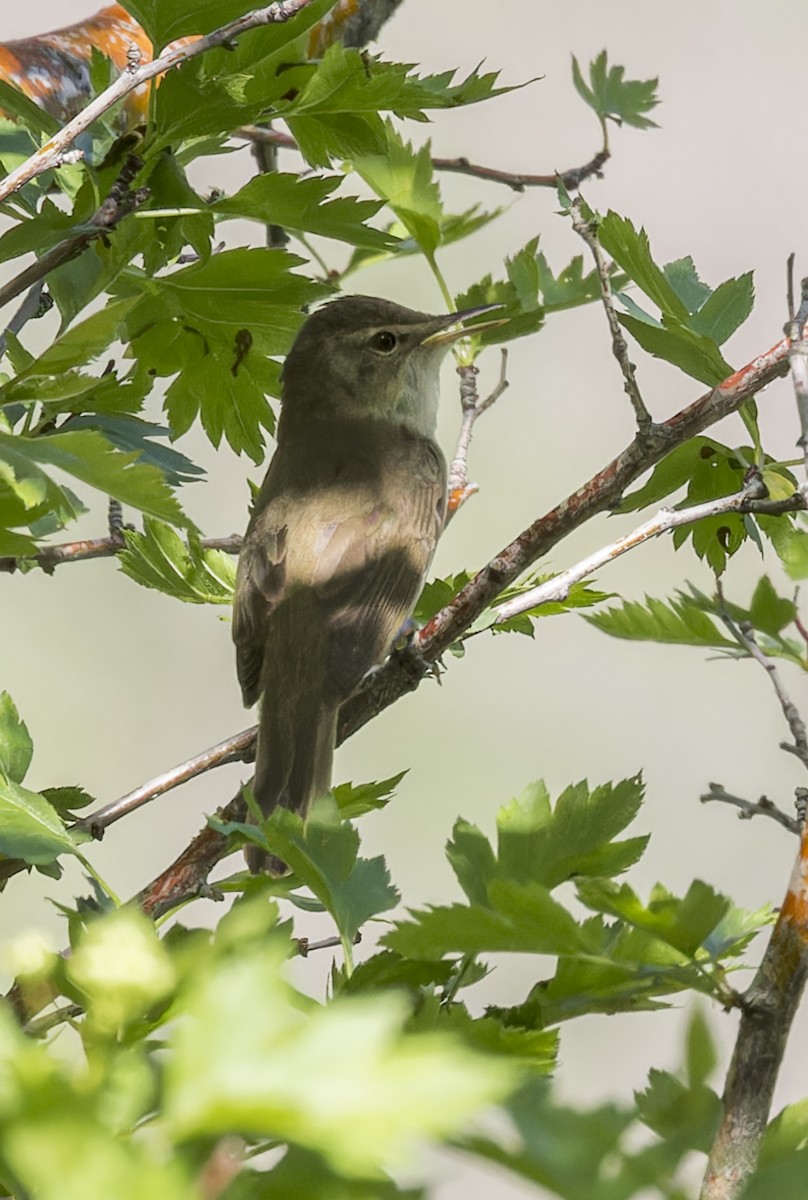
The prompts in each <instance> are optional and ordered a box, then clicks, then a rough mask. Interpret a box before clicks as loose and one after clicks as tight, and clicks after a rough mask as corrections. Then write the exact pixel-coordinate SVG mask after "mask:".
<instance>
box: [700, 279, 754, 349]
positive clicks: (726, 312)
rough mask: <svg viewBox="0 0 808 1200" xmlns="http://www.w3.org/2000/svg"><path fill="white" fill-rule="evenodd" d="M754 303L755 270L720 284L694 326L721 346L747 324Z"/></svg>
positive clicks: (701, 309) (702, 309) (701, 310)
mask: <svg viewBox="0 0 808 1200" xmlns="http://www.w3.org/2000/svg"><path fill="white" fill-rule="evenodd" d="M754 303H755V287H754V283H753V276H752V272H751V271H747V273H746V274H745V275H741V276H740V277H739V278H738V279H727V280H726V281H725V282H724V283H722V284H719V286H718V287H717V288H716V289H715V291H714V292H713V293H712V295H711V296H710V297H709V298H708V299H707V301H706V302H705V304H704V305H703V307H702V308H700V309H699V310H698V312H696V313H695V314H694V315H693V317H692V319H691V322H690V327H691V329H693V330H694V331H695V332H696V333H699V334H702V335H703V336H704V337H707V338H711V339H712V341H713V342H715V343H716V345H718V346H721V345H723V344H724V342H725V341H726V340H727V338H728V337H730V336H731V335H732V334H733V333H734V332H735V330H736V329H738V328H739V326H741V325H743V323H744V321H745V320H746V318H747V317H748V316H749V314H750V313H751V311H752V308H753V307H754Z"/></svg>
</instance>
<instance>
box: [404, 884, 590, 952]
mask: <svg viewBox="0 0 808 1200" xmlns="http://www.w3.org/2000/svg"><path fill="white" fill-rule="evenodd" d="M489 900H490V904H491V907H490V908H483V907H482V906H481V905H478V904H469V905H461V904H452V905H447V906H445V907H435V908H428V909H423V910H418V911H416V912H413V913H412V919H411V920H409V921H398V922H396V926H395V928H394V929H393V930H392V932H390V933H388V934H385V936H384V938H383V939H382V943H383V945H385V946H386V947H387V948H388V949H390V950H395V951H396V952H397V953H399V954H402V955H404V956H405V957H407V958H419V959H434V958H441V957H442V956H443V955H444V954H453V953H458V954H485V953H494V952H496V951H502V952H504V953H520V952H521V953H526V954H574V953H576V952H579V953H581V952H585V951H586V950H587V948H588V944H587V941H586V938H585V937H584V936H583V934H582V931H581V928H580V926H578V925H577V924H576V922H575V920H574V918H573V917H571V916H570V914H569V913H568V912H567V911H566V909H565V908H563V907H562V905H561V904H559V903H558V902H557V901H556V900H554V899H553V897H552V896H551V895H550V893H549V891H548V890H547V889H546V888H544V887H542V886H541V885H540V884H537V883H531V884H522V885H519V884H517V883H512V882H510V881H508V880H494V881H493V882H492V883H491V885H490V887H489Z"/></svg>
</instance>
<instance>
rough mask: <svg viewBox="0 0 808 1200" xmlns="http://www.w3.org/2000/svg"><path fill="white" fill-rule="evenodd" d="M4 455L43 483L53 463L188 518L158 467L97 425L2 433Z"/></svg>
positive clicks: (136, 502) (163, 513) (172, 517)
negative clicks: (39, 433) (113, 441)
mask: <svg viewBox="0 0 808 1200" xmlns="http://www.w3.org/2000/svg"><path fill="white" fill-rule="evenodd" d="M2 460H5V461H6V462H7V463H8V464H9V465H10V466H11V468H12V469H17V468H20V469H22V470H27V471H29V472H30V473H31V475H32V477H34V478H39V479H40V480H41V486H43V487H46V486H47V485H48V484H50V483H51V481H50V480H48V478H47V476H46V475H45V473H44V471H41V470H40V467H41V466H48V467H54V468H57V469H58V470H60V471H64V472H66V473H67V474H68V475H72V476H74V477H75V478H76V479H80V480H82V482H84V483H87V484H89V485H90V486H91V487H94V488H98V489H99V491H102V492H104V493H106V494H107V495H108V496H112V497H113V498H114V499H116V500H120V501H121V502H122V503H123V504H131V505H132V507H133V508H137V509H140V510H141V511H142V512H145V513H149V514H150V515H151V516H155V517H160V518H162V519H163V520H165V521H170V522H171V523H172V524H175V525H186V526H187V525H188V524H189V521H188V519H187V517H185V516H184V515H183V513H182V510H181V508H180V506H179V504H178V503H177V501H176V499H175V498H174V496H173V495H172V494H171V492H170V490H169V488H168V487H167V485H166V483H165V480H164V479H163V476H162V474H161V473H160V471H158V470H157V469H156V467H151V466H148V465H146V464H145V463H140V462H138V455H137V454H122V453H121V452H120V451H118V450H116V449H115V448H114V447H113V446H111V445H110V443H109V442H108V441H107V440H106V438H104V437H102V436H101V434H100V433H96V432H95V431H92V430H82V431H76V432H75V433H71V432H67V433H56V434H53V435H51V436H49V437H39V438H33V437H13V436H11V435H9V434H0V463H2Z"/></svg>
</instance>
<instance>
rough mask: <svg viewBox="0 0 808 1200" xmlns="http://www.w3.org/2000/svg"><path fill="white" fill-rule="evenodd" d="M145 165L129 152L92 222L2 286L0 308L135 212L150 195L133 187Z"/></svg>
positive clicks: (85, 223)
mask: <svg viewBox="0 0 808 1200" xmlns="http://www.w3.org/2000/svg"><path fill="white" fill-rule="evenodd" d="M142 166H143V163H142V161H141V159H139V158H138V157H137V155H136V154H129V155H127V158H126V161H125V162H124V165H123V167H122V168H121V171H120V174H119V175H118V178H117V179H116V180H115V182H114V183H113V185H112V187H111V188H110V189H109V193H108V194H107V196H106V197H105V198H104V200H103V201H102V203H101V204H100V205H99V207H98V208H97V209H96V211H95V212H94V213H93V215H92V216H91V217H90V219H89V221H86V222H84V223H83V224H82V225H80V226H78V227H77V229H76V231H75V233H73V234H72V235H71V236H70V237H68V238H65V240H64V241H62V242H59V244H58V245H57V246H53V247H52V248H51V249H50V250H47V251H46V252H45V253H44V254H42V255H40V256H39V257H37V258H36V259H34V261H33V262H32V263H31V264H30V265H29V266H27V267H26V268H25V269H24V270H23V271H20V273H19V274H18V275H15V276H14V278H13V279H10V280H9V281H8V283H5V284H3V286H2V287H0V308H2V306H3V305H4V304H8V302H9V300H13V299H14V297H15V296H19V294H20V292H24V291H25V289H26V288H30V287H33V286H34V285H35V284H37V283H40V281H42V280H44V279H46V278H47V277H48V275H50V273H51V271H55V270H56V268H57V267H62V266H64V264H65V263H68V262H71V261H72V260H73V259H74V258H77V257H78V255H79V254H82V253H83V252H84V251H85V250H86V249H87V247H88V246H89V245H91V244H92V243H93V242H94V241H96V240H97V239H98V238H101V237H105V236H106V235H107V234H108V233H109V232H110V230H112V229H114V228H115V226H116V225H118V224H120V222H121V221H122V220H123V218H124V217H128V216H129V215H130V213H133V212H135V211H136V210H137V209H138V208H139V207H140V205H141V204H143V202H144V201H145V200H147V199H148V197H149V194H150V193H149V189H148V188H137V189H136V190H135V191H132V188H131V185H132V183H133V182H134V180H135V177H136V176H137V173H138V171H139V170H140V169H141V167H142ZM0 189H2V184H0Z"/></svg>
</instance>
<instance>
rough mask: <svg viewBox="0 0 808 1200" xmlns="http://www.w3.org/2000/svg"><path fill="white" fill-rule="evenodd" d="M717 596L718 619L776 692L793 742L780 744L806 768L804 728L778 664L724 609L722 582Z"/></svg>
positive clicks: (807, 743) (807, 754) (807, 749)
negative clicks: (761, 670)
mask: <svg viewBox="0 0 808 1200" xmlns="http://www.w3.org/2000/svg"><path fill="white" fill-rule="evenodd" d="M717 589H718V595H719V597H720V599H721V602H722V606H723V609H722V612H721V614H720V615H721V619H722V621H723V622H724V624H725V625H726V627H727V629H728V630H729V632H730V633H731V634H732V636H733V637H734V638H735V640H736V642H737V643H738V645H739V646H740V647H741V648H742V649H743V650H745V651H746V653H747V654H748V655H749V657H750V658H753V659H754V660H755V662H757V663H760V665H761V667H763V670H764V671H765V672H766V673H767V675H768V676H769V679H770V680H771V683H772V687H773V688H774V690H775V693H776V695H777V699H778V700H779V702H780V707H781V709H782V710H783V716H784V717H785V719H786V722H787V723H788V727H789V729H790V730H791V736H792V737H793V739H794V744H793V745H783V749H784V750H788V751H789V752H790V753H791V754H794V755H796V757H797V758H798V759H799V760H800V762H801V763H802V765H803V766H804V767H806V769H808V733H807V732H806V729H805V722H804V721H803V719H802V717H801V715H800V712H799V709H798V708H797V706H796V704H795V703H794V701H793V700H792V699H791V697H790V696H789V694H788V692H787V691H786V688H785V684H784V683H783V681H782V679H781V678H780V672H779V670H778V667H777V663H776V662H775V661H774V659H773V658H769V656H768V655H767V654H764V652H763V651H762V650H761V648H760V646H759V645H758V643H757V639H756V637H755V631H754V629H753V628H752V626H751V625H750V624H748V623H747V622H737V621H735V620H734V619H733V617H732V616H731V614H730V612H729V610H728V609H727V608H726V606H724V595H723V591H722V588H721V581H720V580H718V582H717Z"/></svg>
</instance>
